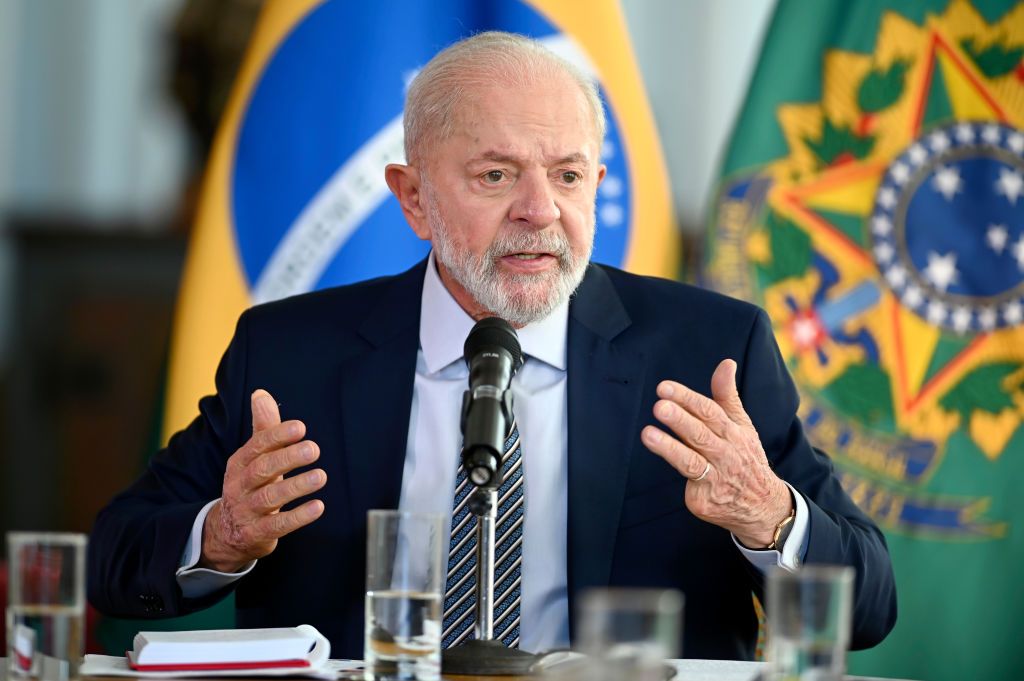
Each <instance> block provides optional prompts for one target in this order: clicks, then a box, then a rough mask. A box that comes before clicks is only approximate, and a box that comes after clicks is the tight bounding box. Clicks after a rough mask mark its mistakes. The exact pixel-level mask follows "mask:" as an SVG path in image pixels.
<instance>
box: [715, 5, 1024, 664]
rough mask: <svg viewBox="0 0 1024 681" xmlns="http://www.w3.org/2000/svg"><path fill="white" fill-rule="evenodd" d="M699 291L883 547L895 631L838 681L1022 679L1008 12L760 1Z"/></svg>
mask: <svg viewBox="0 0 1024 681" xmlns="http://www.w3.org/2000/svg"><path fill="white" fill-rule="evenodd" d="M704 275H705V278H706V281H707V283H708V284H709V285H711V286H713V287H715V288H718V289H720V290H722V291H724V292H726V293H729V294H732V295H735V296H737V297H741V298H746V299H748V300H752V301H754V302H757V303H759V304H760V305H762V306H763V307H765V308H766V309H767V311H768V312H769V314H770V315H771V317H772V320H773V323H774V325H775V331H776V336H777V338H778V341H779V345H780V347H781V349H782V352H783V354H784V356H785V357H786V360H787V362H788V363H789V367H790V370H791V371H792V373H793V376H794V379H795V380H796V382H797V384H798V385H799V387H800V390H801V393H802V397H803V401H802V406H801V415H802V417H803V419H804V423H805V426H806V429H807V432H808V434H809V437H810V438H811V440H812V441H813V442H814V443H815V444H816V445H817V446H819V447H821V448H822V449H824V450H826V451H828V452H829V453H830V454H831V455H832V457H833V459H834V461H835V464H836V467H837V470H838V471H839V474H840V476H841V479H842V480H843V484H844V485H845V487H846V489H847V491H848V492H849V493H850V494H851V496H853V498H854V499H855V500H856V501H857V502H858V503H859V504H860V505H861V506H862V507H863V508H864V509H865V510H866V511H867V512H868V513H870V514H871V516H872V517H873V518H874V519H875V520H876V522H878V524H879V525H880V526H881V527H882V528H883V530H884V531H885V533H886V537H887V539H888V542H889V548H890V551H891V553H892V559H893V564H894V567H895V571H896V578H897V585H898V596H899V619H898V621H897V624H896V628H895V630H894V631H893V632H892V634H891V635H890V636H889V637H888V639H886V641H885V642H884V643H882V644H881V645H880V646H878V647H877V648H875V649H873V650H870V651H865V652H860V653H854V654H852V655H851V658H850V668H851V671H853V672H855V673H861V674H877V675H885V676H899V677H906V678H914V679H927V680H928V681H961V680H962V679H1021V678H1024V633H1022V632H1024V628H1022V625H1021V620H1022V616H1021V612H1022V610H1024V586H1022V583H1024V579H1022V576H1024V503H1021V502H1020V501H1018V496H1017V490H1018V488H1019V487H1020V486H1021V485H1022V483H1024V426H1022V422H1024V3H1014V2H1006V1H997V0H993V1H991V2H986V1H984V0H977V1H976V2H974V3H970V2H967V1H966V0H953V1H948V0H941V1H936V2H926V1H924V0H921V1H916V2H912V1H910V0H902V1H900V2H896V1H894V0H892V1H890V2H884V1H882V0H858V1H857V2H848V1H847V0H829V1H825V0H816V1H815V2H803V1H801V0H779V3H778V6H777V8H776V12H775V16H774V19H773V21H772V23H771V26H770V28H769V31H768V33H767V37H766V39H765V44H764V47H763V51H762V54H761V59H760V61H759V63H758V66H757V69H756V72H755V74H754V78H753V81H752V84H751V88H750V92H749V94H748V96H747V100H746V103H745V105H744V108H743V110H742V112H741V116H740V118H739V120H738V123H737V125H736V129H735V133H734V135H733V138H732V142H731V146H730V148H729V151H728V153H727V155H726V157H725V162H724V168H723V175H722V181H721V184H720V186H719V188H718V194H717V197H716V201H715V206H714V215H713V216H712V220H711V228H710V233H709V243H708V258H707V262H706V268H705V272H704Z"/></svg>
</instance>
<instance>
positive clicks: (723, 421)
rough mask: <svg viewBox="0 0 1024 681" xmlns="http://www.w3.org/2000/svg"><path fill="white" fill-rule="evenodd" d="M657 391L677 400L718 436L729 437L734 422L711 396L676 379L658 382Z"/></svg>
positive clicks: (664, 396) (659, 394) (667, 397)
mask: <svg viewBox="0 0 1024 681" xmlns="http://www.w3.org/2000/svg"><path fill="white" fill-rule="evenodd" d="M657 392H658V397H660V398H662V399H666V400H671V401H673V402H675V403H676V404H678V405H679V406H681V407H682V408H683V409H685V410H686V411H688V412H689V413H690V414H691V415H693V417H694V418H696V419H697V420H699V421H700V422H701V423H703V424H704V425H706V426H707V427H708V428H710V429H711V431H712V432H713V433H714V434H715V435H717V436H718V437H720V438H726V437H728V435H729V429H730V428H731V427H732V426H733V422H732V421H731V420H730V419H729V417H728V416H727V415H726V413H725V412H724V411H723V410H722V407H721V406H720V405H719V404H718V403H717V402H715V401H714V400H712V399H711V398H709V397H707V396H705V395H701V394H700V393H699V392H697V391H696V390H691V389H690V388H687V387H686V386H685V385H683V384H681V383H676V382H675V381H662V382H661V383H659V384H658V391H657Z"/></svg>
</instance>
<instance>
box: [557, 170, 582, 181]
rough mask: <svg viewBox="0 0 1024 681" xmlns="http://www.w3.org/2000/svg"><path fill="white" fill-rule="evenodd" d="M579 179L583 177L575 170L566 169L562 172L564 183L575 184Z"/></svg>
mask: <svg viewBox="0 0 1024 681" xmlns="http://www.w3.org/2000/svg"><path fill="white" fill-rule="evenodd" d="M581 179H583V178H582V176H581V175H580V174H579V173H577V172H576V171H575V170H566V171H565V172H563V173H562V182H565V183H566V184H575V183H577V182H579V181H580V180H581Z"/></svg>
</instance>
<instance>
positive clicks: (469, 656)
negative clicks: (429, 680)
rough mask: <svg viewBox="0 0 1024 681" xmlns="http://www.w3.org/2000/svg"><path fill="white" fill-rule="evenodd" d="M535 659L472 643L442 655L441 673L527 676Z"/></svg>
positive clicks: (492, 644)
mask: <svg viewBox="0 0 1024 681" xmlns="http://www.w3.org/2000/svg"><path fill="white" fill-rule="evenodd" d="M538 659H539V656H538V655H534V654H533V653H528V652H526V651H524V650H519V649H518V648H506V647H505V646H504V645H503V644H502V643H501V641H479V640H477V639H473V640H470V641H465V642H463V643H460V644H459V645H457V646H455V647H454V648H448V649H447V650H442V651H441V672H442V673H443V674H455V675H465V676H527V675H529V674H530V673H531V672H530V668H531V667H532V666H533V665H534V663H536V662H537V660H538Z"/></svg>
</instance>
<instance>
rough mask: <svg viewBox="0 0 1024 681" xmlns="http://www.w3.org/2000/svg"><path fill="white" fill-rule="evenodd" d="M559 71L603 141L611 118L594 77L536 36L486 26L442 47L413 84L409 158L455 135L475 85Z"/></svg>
mask: <svg viewBox="0 0 1024 681" xmlns="http://www.w3.org/2000/svg"><path fill="white" fill-rule="evenodd" d="M559 75H560V76H563V77H566V76H567V77H568V78H569V79H570V80H571V81H572V82H575V83H576V85H577V86H579V88H580V92H581V93H582V94H583V96H584V99H585V100H586V102H587V104H588V108H589V109H590V114H591V119H592V121H593V123H594V134H595V135H596V136H597V142H598V146H600V143H601V140H602V139H604V132H605V125H606V123H605V115H604V107H602V105H601V97H600V95H599V94H598V90H597V85H596V84H595V83H594V81H593V80H591V79H590V78H588V77H587V76H586V75H585V74H584V73H583V72H582V71H580V70H579V69H578V68H576V67H575V66H574V65H572V64H570V63H569V62H568V61H566V60H565V59H562V58H561V57H559V56H558V55H556V54H555V53H554V52H552V51H551V50H549V49H547V48H546V47H544V46H543V45H541V44H540V43H539V42H537V41H536V40H532V39H530V38H527V37H525V36H521V35H517V34H515V33H504V32H501V31H487V32H485V33H478V34H476V35H474V36H472V37H470V38H465V39H464V40H460V41H459V42H457V43H454V44H452V45H450V46H449V47H447V48H445V49H444V50H442V51H441V52H438V53H437V54H436V55H435V56H434V58H433V59H431V60H430V61H429V62H427V65H426V66H424V67H423V69H422V70H421V71H420V72H419V74H417V76H416V78H414V79H413V81H412V83H411V84H410V85H409V91H408V92H407V93H406V97H405V115H404V124H405V158H406V162H408V163H417V162H418V161H419V160H420V159H421V156H422V150H423V147H424V145H425V144H428V143H430V142H439V141H442V140H445V139H448V138H449V137H451V136H452V135H453V134H454V132H455V124H456V117H455V115H454V114H455V110H456V108H457V107H458V106H459V104H461V103H462V101H463V100H464V99H465V98H466V97H467V95H469V93H471V92H473V91H474V90H475V89H477V88H481V87H487V86H493V85H494V84H495V83H500V84H505V85H510V86H522V85H527V84H532V83H534V82H536V81H537V79H539V78H543V77H557V76H559Z"/></svg>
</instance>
